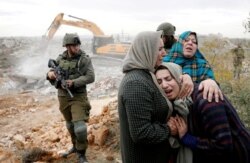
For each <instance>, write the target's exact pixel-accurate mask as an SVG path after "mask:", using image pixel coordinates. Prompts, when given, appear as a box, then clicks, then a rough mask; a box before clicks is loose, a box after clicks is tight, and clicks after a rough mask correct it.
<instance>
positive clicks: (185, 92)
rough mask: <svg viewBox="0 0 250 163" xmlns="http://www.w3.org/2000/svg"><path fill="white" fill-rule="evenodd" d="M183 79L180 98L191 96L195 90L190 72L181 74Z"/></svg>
mask: <svg viewBox="0 0 250 163" xmlns="http://www.w3.org/2000/svg"><path fill="white" fill-rule="evenodd" d="M180 79H181V83H182V85H181V91H180V94H179V98H184V97H187V96H190V95H191V94H192V92H193V90H194V83H193V81H192V79H191V77H190V76H189V75H188V74H184V75H181V76H180Z"/></svg>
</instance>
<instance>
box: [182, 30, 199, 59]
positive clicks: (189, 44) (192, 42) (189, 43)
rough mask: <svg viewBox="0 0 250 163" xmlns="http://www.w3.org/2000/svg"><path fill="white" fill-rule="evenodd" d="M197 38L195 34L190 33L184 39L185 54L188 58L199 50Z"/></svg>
mask: <svg viewBox="0 0 250 163" xmlns="http://www.w3.org/2000/svg"><path fill="white" fill-rule="evenodd" d="M197 47H198V46H197V40H196V37H195V35H193V34H191V35H189V36H188V37H187V38H186V39H185V40H183V55H184V57H186V58H192V57H193V56H194V54H195V52H196V50H197Z"/></svg>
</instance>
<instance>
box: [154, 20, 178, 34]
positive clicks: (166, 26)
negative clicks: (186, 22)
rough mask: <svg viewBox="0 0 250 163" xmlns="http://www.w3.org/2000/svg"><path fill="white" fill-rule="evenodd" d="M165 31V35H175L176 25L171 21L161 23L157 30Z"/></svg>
mask: <svg viewBox="0 0 250 163" xmlns="http://www.w3.org/2000/svg"><path fill="white" fill-rule="evenodd" d="M160 30H162V31H163V35H174V33H175V26H173V25H172V24H171V23H168V22H165V23H161V24H160V25H159V26H158V28H157V31H160Z"/></svg>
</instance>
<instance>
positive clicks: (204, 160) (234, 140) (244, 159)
mask: <svg viewBox="0 0 250 163" xmlns="http://www.w3.org/2000/svg"><path fill="white" fill-rule="evenodd" d="M192 99H193V102H194V103H193V107H192V109H190V114H189V122H188V123H189V130H190V132H191V133H189V134H186V135H185V136H184V137H183V139H182V142H183V143H184V144H185V145H187V146H188V147H190V148H192V149H193V154H194V163H211V162H212V163H222V162H227V163H229V162H232V163H249V162H250V133H249V131H248V130H247V129H246V128H245V127H244V125H243V123H242V122H241V120H240V119H239V116H238V115H237V113H236V110H235V108H234V107H233V106H232V105H231V103H230V102H229V101H228V100H227V98H226V97H224V99H225V100H224V101H220V102H219V103H216V102H211V103H209V102H208V101H207V100H204V99H203V97H202V92H198V86H196V87H195V91H194V93H193V94H192Z"/></svg>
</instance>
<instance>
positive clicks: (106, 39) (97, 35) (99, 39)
mask: <svg viewBox="0 0 250 163" xmlns="http://www.w3.org/2000/svg"><path fill="white" fill-rule="evenodd" d="M63 16H64V13H59V14H58V15H57V16H56V17H55V18H54V20H53V22H52V23H51V25H50V26H49V28H48V30H47V31H46V33H45V35H44V36H43V38H44V40H46V44H48V42H49V41H50V40H51V39H52V38H53V37H54V35H55V33H56V31H57V30H58V29H59V27H60V26H61V25H69V26H74V27H79V28H84V29H87V30H89V31H90V32H92V34H93V36H94V37H93V42H92V52H93V53H94V54H102V55H107V54H114V56H117V55H119V56H121V57H124V56H125V54H126V53H127V51H128V49H129V47H130V45H129V44H123V43H114V38H113V37H112V36H107V35H105V34H104V32H103V31H102V30H101V29H100V28H99V27H98V26H97V25H96V24H95V23H93V22H90V21H88V20H85V19H82V18H78V17H75V16H71V15H68V16H69V17H71V18H74V19H77V20H65V19H64V18H63Z"/></svg>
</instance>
